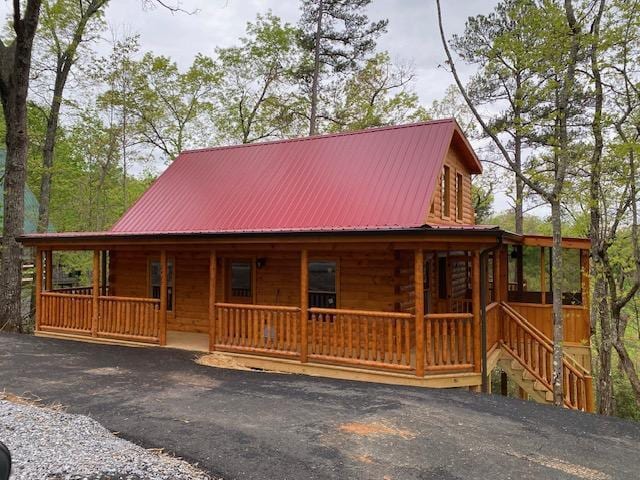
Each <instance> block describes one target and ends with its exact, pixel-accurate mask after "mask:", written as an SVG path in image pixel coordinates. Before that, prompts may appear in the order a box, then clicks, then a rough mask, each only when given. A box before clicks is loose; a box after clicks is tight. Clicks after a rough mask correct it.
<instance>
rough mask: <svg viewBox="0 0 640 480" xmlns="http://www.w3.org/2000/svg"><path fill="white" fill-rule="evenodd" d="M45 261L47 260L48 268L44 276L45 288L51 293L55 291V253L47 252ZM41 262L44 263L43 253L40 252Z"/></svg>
mask: <svg viewBox="0 0 640 480" xmlns="http://www.w3.org/2000/svg"><path fill="white" fill-rule="evenodd" d="M44 260H45V267H46V270H45V272H44V275H45V281H44V288H45V290H47V291H48V292H50V291H51V290H53V251H52V250H45V252H44ZM40 262H41V263H42V251H41V252H40Z"/></svg>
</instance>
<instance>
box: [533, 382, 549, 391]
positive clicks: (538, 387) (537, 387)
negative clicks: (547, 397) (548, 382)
mask: <svg viewBox="0 0 640 480" xmlns="http://www.w3.org/2000/svg"><path fill="white" fill-rule="evenodd" d="M533 389H534V390H537V391H538V392H548V391H549V390H547V387H545V386H544V385H543V384H542V383H540V382H538V381H537V380H536V381H534V382H533Z"/></svg>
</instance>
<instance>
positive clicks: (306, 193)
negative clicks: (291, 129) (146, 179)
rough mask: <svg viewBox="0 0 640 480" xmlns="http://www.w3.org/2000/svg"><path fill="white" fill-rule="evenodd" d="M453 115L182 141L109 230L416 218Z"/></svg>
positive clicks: (421, 216)
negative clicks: (330, 130) (272, 136)
mask: <svg viewBox="0 0 640 480" xmlns="http://www.w3.org/2000/svg"><path fill="white" fill-rule="evenodd" d="M454 135H455V141H456V143H457V144H459V145H460V144H462V145H463V146H464V150H465V151H464V156H465V158H466V159H467V163H468V164H469V168H470V170H471V171H472V172H474V173H479V172H480V170H481V167H480V164H479V162H478V160H477V158H476V157H475V154H474V153H473V151H472V150H471V149H470V147H469V146H468V143H466V139H465V138H464V136H463V135H462V133H461V132H460V129H459V127H458V126H457V124H456V122H455V120H452V119H448V120H437V121H432V122H425V123H420V124H412V125H401V126H396V127H383V128H376V129H369V130H363V131H359V132H351V133H344V134H335V135H324V136H315V137H307V138H300V139H294V140H283V141H275V142H265V143H257V144H249V145H237V146H231V147H217V148H210V149H202V150H193V151H187V152H184V153H182V154H180V156H179V157H178V158H177V159H176V160H175V161H174V162H173V163H172V164H171V166H169V168H167V170H166V171H165V172H164V173H163V174H162V175H161V176H160V177H159V178H158V179H157V180H156V182H155V183H154V184H153V185H152V186H151V187H150V188H149V190H147V192H146V193H145V194H144V195H142V197H141V198H140V199H139V200H138V201H137V202H136V203H135V204H134V205H133V207H131V209H130V210H129V211H128V212H126V213H125V215H124V216H123V217H122V218H121V219H120V220H119V221H118V222H117V223H116V225H115V226H114V227H113V228H112V230H111V231H112V232H113V233H151V232H153V233H168V232H174V233H177V232H180V233H198V232H267V231H313V230H322V231H326V230H370V229H389V228H413V227H420V226H422V225H424V222H425V218H426V215H427V210H428V208H429V206H430V201H431V198H432V194H433V191H434V188H435V185H436V180H437V177H438V174H439V172H440V169H441V168H442V163H443V161H444V157H445V155H446V152H447V149H448V147H449V145H450V144H451V142H452V139H454Z"/></svg>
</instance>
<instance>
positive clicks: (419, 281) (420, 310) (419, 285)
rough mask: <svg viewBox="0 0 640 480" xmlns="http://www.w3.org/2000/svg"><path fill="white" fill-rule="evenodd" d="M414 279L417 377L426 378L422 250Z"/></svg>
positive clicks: (415, 257) (418, 254)
mask: <svg viewBox="0 0 640 480" xmlns="http://www.w3.org/2000/svg"><path fill="white" fill-rule="evenodd" d="M413 279H414V292H415V305H416V308H415V314H416V319H415V320H416V322H415V324H416V375H417V376H418V377H424V252H423V250H422V249H421V248H417V249H416V250H415V254H414V264H413Z"/></svg>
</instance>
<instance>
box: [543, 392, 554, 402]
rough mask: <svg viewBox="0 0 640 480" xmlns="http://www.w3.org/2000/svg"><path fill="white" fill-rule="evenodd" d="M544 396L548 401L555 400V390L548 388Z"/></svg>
mask: <svg viewBox="0 0 640 480" xmlns="http://www.w3.org/2000/svg"><path fill="white" fill-rule="evenodd" d="M544 398H546V400H547V402H553V392H551V391H549V390H547V393H545V394H544Z"/></svg>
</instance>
